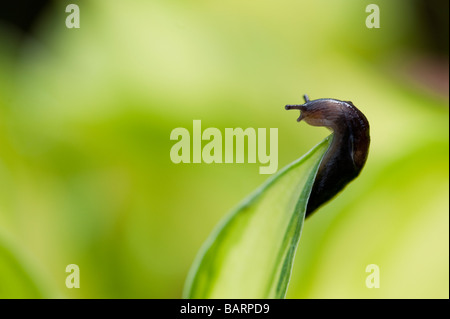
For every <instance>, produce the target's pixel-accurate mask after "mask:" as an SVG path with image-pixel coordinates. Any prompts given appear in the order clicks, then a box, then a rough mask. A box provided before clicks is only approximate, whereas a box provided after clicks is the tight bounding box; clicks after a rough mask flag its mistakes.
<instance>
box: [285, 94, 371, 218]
mask: <svg viewBox="0 0 450 319" xmlns="http://www.w3.org/2000/svg"><path fill="white" fill-rule="evenodd" d="M303 97H304V99H305V103H304V104H299V105H286V107H285V108H286V110H293V109H295V110H300V117H299V118H298V119H297V121H298V122H300V121H302V120H304V121H305V122H306V123H308V124H310V125H313V126H325V127H327V128H329V129H330V130H331V131H333V135H332V138H333V140H332V142H331V145H330V147H329V148H328V150H327V152H326V153H325V155H324V157H323V159H322V162H321V163H320V166H319V169H318V171H317V175H316V179H315V181H314V184H313V187H312V190H311V195H310V197H309V201H308V206H307V209H306V217H308V216H310V215H311V214H312V213H313V212H314V211H315V210H317V209H318V208H319V207H320V206H321V205H322V204H324V203H326V202H327V201H329V200H330V199H331V198H333V197H334V196H335V195H336V194H337V193H339V192H340V191H341V190H342V189H343V188H344V187H345V186H346V185H347V184H348V183H350V182H351V181H352V180H353V179H354V178H356V177H357V176H358V175H359V173H360V172H361V170H362V168H363V166H364V164H365V162H366V160H367V154H368V152H369V145H370V136H369V122H368V121H367V118H366V117H365V116H364V114H363V113H362V112H361V111H359V110H358V109H357V108H356V107H355V106H354V105H353V103H352V102H350V101H340V100H336V99H318V100H312V101H311V100H310V99H309V98H308V96H307V95H306V94H305V95H304V96H303Z"/></svg>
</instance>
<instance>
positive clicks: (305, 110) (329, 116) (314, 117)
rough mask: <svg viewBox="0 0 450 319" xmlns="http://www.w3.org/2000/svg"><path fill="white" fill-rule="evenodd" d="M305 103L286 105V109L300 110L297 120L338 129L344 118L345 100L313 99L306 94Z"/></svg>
mask: <svg viewBox="0 0 450 319" xmlns="http://www.w3.org/2000/svg"><path fill="white" fill-rule="evenodd" d="M303 97H304V99H305V103H304V104H297V105H286V106H285V108H286V110H300V116H299V118H298V119H297V122H300V121H302V120H304V121H305V122H306V123H308V124H309V125H312V126H325V127H328V128H330V129H331V130H333V131H335V130H336V129H338V125H339V122H340V121H339V120H340V119H341V118H342V114H343V113H342V108H343V107H344V106H345V105H344V103H346V102H343V101H339V100H334V99H318V100H313V101H311V100H310V99H309V98H308V96H307V95H306V94H305V95H304V96H303Z"/></svg>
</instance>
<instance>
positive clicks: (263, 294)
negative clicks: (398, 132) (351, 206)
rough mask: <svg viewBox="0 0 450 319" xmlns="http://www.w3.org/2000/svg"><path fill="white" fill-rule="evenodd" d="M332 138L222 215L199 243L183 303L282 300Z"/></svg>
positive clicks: (328, 138)
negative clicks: (309, 206)
mask: <svg viewBox="0 0 450 319" xmlns="http://www.w3.org/2000/svg"><path fill="white" fill-rule="evenodd" d="M331 140H332V136H329V137H327V138H326V139H324V140H323V141H322V142H321V143H319V144H318V145H316V146H315V147H314V148H313V149H312V150H311V151H310V152H309V153H307V154H306V155H304V156H303V157H301V158H300V159H298V160H296V161H295V162H293V163H291V164H289V165H288V166H286V167H285V168H283V169H282V170H280V171H279V172H278V173H277V174H276V175H274V176H273V177H272V178H270V179H269V180H268V181H267V182H266V183H265V184H264V185H262V186H261V187H260V188H259V189H257V190H256V191H255V192H254V193H253V194H252V195H251V196H250V197H249V198H248V199H247V200H245V201H244V202H243V203H242V204H241V205H240V206H239V207H238V208H237V209H236V210H235V211H233V212H232V213H231V214H230V215H228V216H227V217H226V218H225V219H224V220H223V221H222V222H221V223H220V224H219V225H218V227H217V229H215V231H213V233H212V234H211V235H210V237H209V238H208V239H207V241H206V242H205V244H204V246H203V247H202V249H201V251H200V253H199V254H198V256H197V258H196V260H195V261H194V264H193V266H192V268H191V270H190V273H189V275H188V278H187V281H186V286H185V289H184V297H185V298H214V299H221V298H284V297H285V295H286V291H287V286H288V283H289V279H290V275H291V270H292V263H293V259H294V255H295V251H296V249H297V245H298V242H299V239H300V234H301V230H302V226H303V221H304V216H305V210H306V205H307V203H308V198H309V195H310V193H311V188H312V185H313V183H314V179H315V176H316V173H317V170H318V168H319V165H320V162H321V160H322V157H323V155H324V154H325V152H326V150H327V149H328V147H329V144H330V143H331Z"/></svg>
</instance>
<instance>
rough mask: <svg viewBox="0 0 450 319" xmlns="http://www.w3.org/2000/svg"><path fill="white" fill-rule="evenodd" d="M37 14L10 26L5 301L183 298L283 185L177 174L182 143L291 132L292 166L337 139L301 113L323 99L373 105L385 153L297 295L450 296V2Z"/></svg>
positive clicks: (250, 173)
mask: <svg viewBox="0 0 450 319" xmlns="http://www.w3.org/2000/svg"><path fill="white" fill-rule="evenodd" d="M71 2H73V3H76V4H78V5H79V7H80V13H81V28H80V29H67V28H66V26H65V19H66V17H67V15H68V13H66V12H65V7H66V5H67V4H69V3H71ZM17 3H20V5H14V4H9V5H3V4H2V11H1V13H0V297H2V298H180V297H181V292H182V288H183V284H184V281H185V278H186V275H187V272H188V269H189V267H190V265H191V263H192V261H193V259H194V257H195V255H196V253H197V251H198V250H199V248H200V246H201V244H202V243H203V241H204V240H205V239H206V238H207V236H208V235H209V233H210V232H211V230H212V229H213V228H214V226H215V225H216V224H217V223H218V222H219V220H220V219H221V218H222V217H223V216H225V215H226V214H227V212H228V211H229V210H230V209H232V208H233V207H235V206H236V205H237V204H238V203H239V202H240V201H241V200H242V199H243V198H245V197H246V196H247V195H248V194H249V193H250V192H252V191H253V190H254V189H255V188H256V187H258V186H259V185H261V183H263V182H264V181H265V180H266V179H267V178H268V176H267V175H259V174H258V167H259V164H210V165H208V164H178V165H177V164H174V163H172V162H171V160H170V157H169V152H170V148H171V146H172V145H173V144H174V141H170V139H169V136H170V132H171V130H172V129H174V128H176V127H185V128H188V129H189V130H192V121H193V120H194V119H200V120H202V126H203V128H206V127H217V128H219V129H220V130H222V132H223V131H224V128H226V127H243V128H247V127H254V128H258V127H266V128H269V127H276V128H278V134H279V157H278V158H279V168H281V167H283V166H284V165H286V164H288V163H290V162H292V161H294V160H295V159H297V158H298V157H300V156H301V155H302V154H304V153H305V152H307V151H308V150H309V149H310V148H311V147H313V146H314V145H315V144H317V143H318V142H319V141H320V140H321V139H322V138H324V137H325V136H327V135H328V134H329V132H328V131H327V130H326V129H323V128H317V127H309V126H308V125H306V124H304V123H303V124H297V123H296V121H295V119H296V117H297V114H293V113H292V112H286V111H284V105H285V104H294V103H299V102H301V101H302V98H301V97H302V95H303V94H305V93H306V94H309V96H310V98H311V99H316V98H327V97H329V98H337V99H342V100H351V101H353V103H354V104H355V105H356V106H357V107H359V108H360V109H361V110H362V111H363V112H364V113H365V114H366V116H367V117H368V119H369V121H370V124H371V136H372V144H371V149H370V154H369V158H368V162H367V164H366V167H365V169H364V170H363V172H362V174H361V176H360V177H359V178H358V179H357V180H355V181H354V182H353V183H352V184H351V185H349V186H348V187H347V188H346V190H345V191H344V192H343V193H342V194H341V195H340V196H338V197H337V198H336V199H335V200H333V202H331V203H330V204H328V205H326V206H325V207H323V208H322V209H321V210H320V211H319V212H317V213H315V214H314V215H313V216H312V217H311V218H309V219H308V220H307V221H306V223H305V225H304V228H303V233H302V238H301V240H300V246H299V249H298V251H297V255H296V260H295V264H294V269H293V275H292V279H291V284H290V287H289V290H288V295H287V297H288V298H448V297H449V197H448V196H449V195H448V192H449V172H448V168H449V110H448V104H449V102H448V40H447V39H448V2H446V1H425V0H424V1H419V0H417V1H387V0H385V1H382V0H377V1H360V0H352V1H350V0H334V1H294V0H283V1H277V2H276V3H275V2H274V1H242V0H240V1H237V0H231V1H226V2H224V1H217V0H209V1H207V0H199V1H181V0H179V1H144V0H134V1H118V0H109V1H107V0H96V1H42V2H39V1H17ZM369 3H376V4H378V5H379V7H380V18H381V25H380V28H379V29H368V28H366V26H365V20H366V17H367V15H368V13H366V12H365V8H366V6H367V5H368V4H369ZM72 263H74V264H77V265H79V267H80V275H81V281H80V285H81V288H79V289H68V288H66V286H65V279H66V276H67V275H68V274H67V273H66V272H65V269H66V266H67V265H68V264H72ZM368 264H377V265H378V266H379V267H380V288H379V289H368V288H367V287H366V286H365V279H366V276H367V275H368V273H366V272H365V268H366V265H368Z"/></svg>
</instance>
